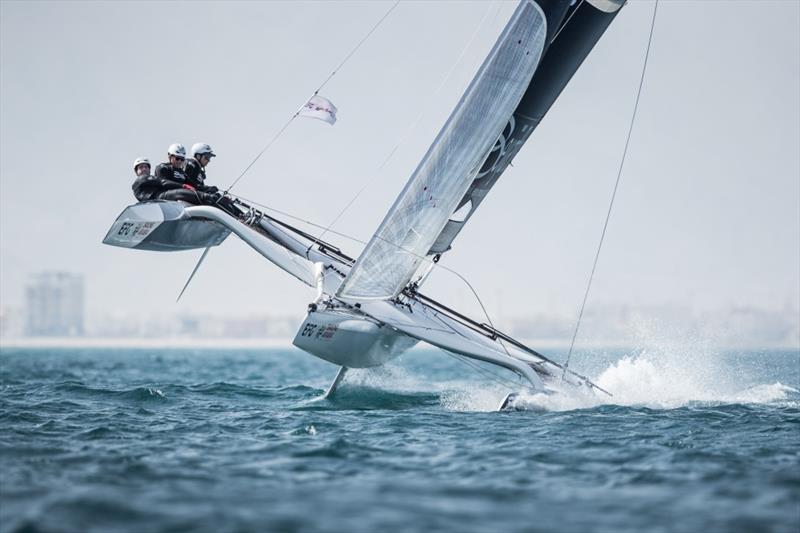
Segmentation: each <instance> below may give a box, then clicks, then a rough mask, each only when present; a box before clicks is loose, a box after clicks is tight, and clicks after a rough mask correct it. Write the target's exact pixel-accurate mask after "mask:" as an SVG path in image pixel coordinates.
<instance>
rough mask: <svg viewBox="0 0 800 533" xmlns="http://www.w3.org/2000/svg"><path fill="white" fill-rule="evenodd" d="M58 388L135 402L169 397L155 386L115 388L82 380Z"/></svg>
mask: <svg viewBox="0 0 800 533" xmlns="http://www.w3.org/2000/svg"><path fill="white" fill-rule="evenodd" d="M57 389H59V390H62V391H65V392H69V393H72V394H80V395H87V396H105V397H108V398H114V399H120V400H130V401H134V402H142V401H163V400H166V399H167V395H166V394H164V392H163V391H162V390H161V389H157V388H155V387H134V388H131V389H123V390H114V389H105V388H94V387H88V386H86V385H84V384H82V383H80V382H65V383H61V384H60V385H58V386H57Z"/></svg>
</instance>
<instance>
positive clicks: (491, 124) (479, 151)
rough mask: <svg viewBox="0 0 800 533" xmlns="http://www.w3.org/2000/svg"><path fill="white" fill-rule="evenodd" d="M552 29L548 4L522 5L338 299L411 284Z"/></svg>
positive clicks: (390, 292)
mask: <svg viewBox="0 0 800 533" xmlns="http://www.w3.org/2000/svg"><path fill="white" fill-rule="evenodd" d="M546 33H547V21H546V19H545V15H544V13H543V12H542V10H541V8H540V7H539V6H538V5H537V4H536V3H535V2H533V1H532V0H524V1H522V2H520V5H519V6H518V7H517V9H516V11H515V12H514V14H513V15H512V16H511V19H510V20H509V22H508V24H506V27H505V29H504V30H503V33H502V34H501V35H500V37H499V38H498V40H497V42H496V43H495V45H494V47H493V48H492V50H491V52H490V53H489V55H488V57H487V58H486V60H485V61H484V62H483V65H481V68H480V69H479V70H478V73H477V74H476V75H475V78H474V79H473V80H472V82H471V83H470V85H469V87H468V88H467V90H466V92H465V93H464V95H463V96H462V98H461V100H460V101H459V103H458V105H457V106H456V108H455V109H454V110H453V113H452V114H451V115H450V118H449V119H448V120H447V122H446V123H445V125H444V127H443V128H442V130H441V131H440V132H439V135H438V136H437V137H436V139H435V140H434V142H433V144H432V145H431V147H430V148H429V149H428V152H427V153H426V154H425V157H424V158H423V159H422V161H421V162H420V164H419V166H418V167H417V169H416V171H415V172H414V174H413V175H412V176H411V178H410V179H409V181H408V183H407V184H406V186H405V188H404V189H403V191H402V192H401V193H400V196H399V197H398V198H397V200H396V201H395V203H394V205H393V206H392V208H391V209H390V210H389V212H388V213H387V215H386V217H385V218H384V220H383V222H382V223H381V225H380V226H379V227H378V230H377V231H376V232H375V235H373V237H372V239H371V240H370V241H369V243H367V246H366V247H365V248H364V251H363V253H362V254H361V255H360V256H359V258H358V261H357V262H356V264H355V266H354V267H353V269H352V270H351V271H350V274H349V275H348V276H347V278H346V279H345V280H344V283H343V284H342V286H341V288H340V289H339V291H338V292H337V296H339V297H342V298H350V299H364V300H367V299H387V298H392V297H394V296H396V295H397V294H399V293H400V291H402V289H403V288H404V287H405V286H406V285H407V284H408V282H409V281H410V280H411V277H412V276H413V275H414V273H415V272H416V270H417V268H418V267H419V265H420V262H421V261H423V260H424V259H425V256H426V254H427V253H428V251H429V250H430V248H431V245H432V244H433V243H434V241H435V240H436V237H437V236H438V235H439V233H440V232H441V230H442V228H443V227H444V226H445V224H447V221H448V219H449V218H450V216H451V215H452V213H453V211H455V210H456V208H457V206H458V202H459V201H460V200H461V199H462V198H463V196H464V194H465V193H466V191H467V189H468V188H469V186H470V184H471V183H472V181H473V179H474V178H475V175H476V174H477V172H478V170H479V169H480V167H481V164H482V163H483V161H484V160H485V159H486V157H487V156H488V154H489V152H490V150H491V149H492V146H493V145H494V143H495V142H496V140H497V138H498V137H499V136H500V134H501V133H502V131H503V128H504V127H505V126H506V124H507V123H508V120H509V118H510V117H511V115H512V113H513V112H514V109H515V108H516V106H517V104H519V102H520V100H521V98H522V95H523V94H524V92H525V89H526V88H527V87H528V84H529V83H530V81H531V77H532V76H533V73H534V71H535V70H536V66H537V65H538V64H539V60H540V58H541V55H542V51H543V49H544V44H545V35H546Z"/></svg>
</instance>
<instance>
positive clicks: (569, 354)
mask: <svg viewBox="0 0 800 533" xmlns="http://www.w3.org/2000/svg"><path fill="white" fill-rule="evenodd" d="M657 11H658V0H655V5H654V6H653V19H652V21H651V22H650V36H649V37H648V38H647V50H646V51H645V54H644V64H643V65H642V75H641V77H640V78H639V90H638V91H637V92H636V102H635V103H634V104H633V114H632V115H631V123H630V125H629V126H628V138H627V139H626V140H625V148H624V149H623V151H622V159H621V160H620V162H619V170H618V171H617V180H616V182H615V183H614V190H613V192H612V193H611V202H610V203H609V204H608V212H607V213H606V220H605V223H603V231H602V233H601V234H600V242H599V243H598V245H597V252H596V253H595V255H594V264H593V265H592V272H591V273H590V274H589V282H588V284H587V285H586V292H585V293H584V295H583V303H582V304H581V310H580V313H578V322H577V323H576V324H575V331H574V333H573V334H572V341H571V342H570V343H569V352H567V360H566V362H565V363H564V371H563V372H562V373H561V380H562V381H563V380H564V376H565V375H566V373H567V367H568V366H569V360H570V357H572V350H573V348H574V347H575V338H576V337H577V336H578V329H579V328H580V326H581V319H582V318H583V311H584V309H585V308H586V300H587V299H588V298H589V290H590V289H591V288H592V280H593V279H594V273H595V270H596V269H597V260H598V259H599V258H600V250H601V248H602V247H603V239H604V238H605V236H606V229H607V228H608V221H609V219H610V218H611V209H612V208H613V207H614V199H615V198H616V196H617V188H618V187H619V180H620V177H621V176H622V169H623V167H624V166H625V157H626V156H627V154H628V145H629V144H630V142H631V134H632V133H633V125H634V123H635V122H636V112H637V111H638V109H639V99H640V97H641V96H642V86H643V85H644V75H645V72H646V71H647V60H648V58H649V57H650V45H651V43H652V42H653V29H654V28H655V26H656V12H657Z"/></svg>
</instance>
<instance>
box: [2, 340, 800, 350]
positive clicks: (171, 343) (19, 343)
mask: <svg viewBox="0 0 800 533" xmlns="http://www.w3.org/2000/svg"><path fill="white" fill-rule="evenodd" d="M522 342H524V343H525V344H527V345H528V346H531V347H532V348H536V349H540V350H567V349H568V348H569V343H568V342H566V341H564V340H562V339H522ZM423 347H424V348H429V349H436V348H434V347H432V346H430V347H428V346H423ZM8 348H200V349H202V348H208V349H215V348H252V349H258V348H293V345H292V339H291V338H252V337H251V338H225V337H215V338H199V339H198V338H188V337H165V338H141V337H0V349H8ZM575 348H576V349H582V350H586V349H594V350H598V349H619V350H626V349H627V350H636V349H637V348H636V347H633V346H631V345H630V344H624V343H619V342H614V341H605V342H604V341H594V342H583V343H578V344H576V346H575ZM716 348H717V349H719V350H739V349H742V350H779V351H797V352H800V345H798V344H794V345H793V344H789V343H775V344H769V343H767V344H765V343H760V344H755V343H753V344H746V343H730V344H720V345H718V346H717V347H716Z"/></svg>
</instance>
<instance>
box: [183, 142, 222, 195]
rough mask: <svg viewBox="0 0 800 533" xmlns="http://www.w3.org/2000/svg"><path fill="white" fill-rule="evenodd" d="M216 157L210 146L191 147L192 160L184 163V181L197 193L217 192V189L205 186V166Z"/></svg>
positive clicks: (203, 144)
mask: <svg viewBox="0 0 800 533" xmlns="http://www.w3.org/2000/svg"><path fill="white" fill-rule="evenodd" d="M216 156H217V155H216V154H215V153H214V151H213V150H212V149H211V146H209V145H208V144H206V143H194V144H193V145H192V158H191V159H189V160H188V161H186V180H187V182H188V183H189V184H190V185H191V186H193V187H194V188H195V189H197V190H198V191H203V192H207V193H211V194H213V193H215V192H217V191H219V188H217V187H214V186H213V185H208V186H207V185H206V165H208V164H209V163H210V162H211V158H212V157H216Z"/></svg>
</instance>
